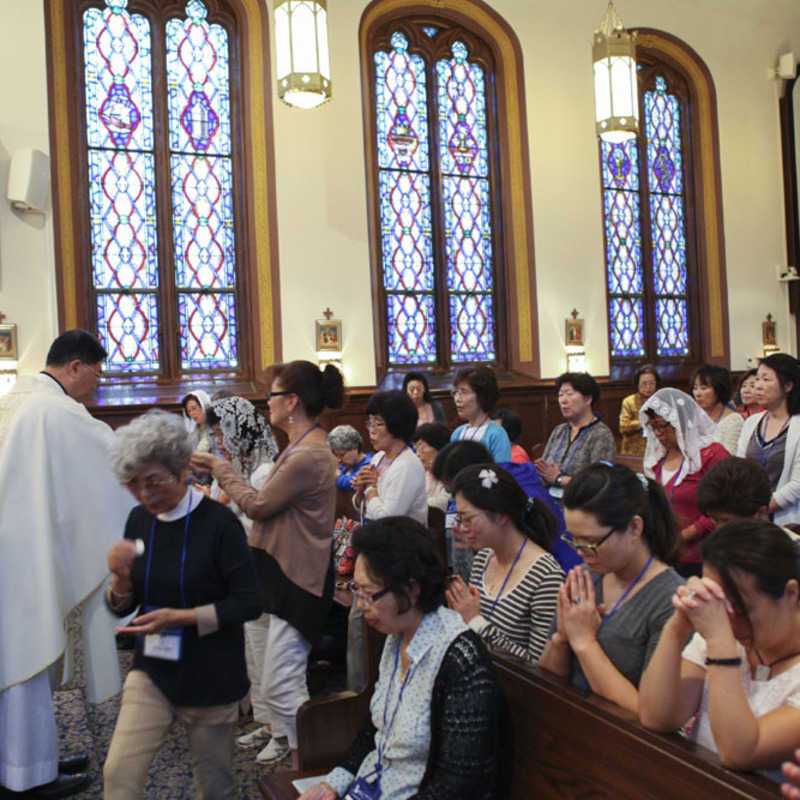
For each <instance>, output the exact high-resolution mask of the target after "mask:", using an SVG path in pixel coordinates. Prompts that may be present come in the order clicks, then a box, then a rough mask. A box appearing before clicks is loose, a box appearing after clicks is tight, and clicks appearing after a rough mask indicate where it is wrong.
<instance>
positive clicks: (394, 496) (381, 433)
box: [353, 390, 428, 525]
mask: <svg viewBox="0 0 800 800" xmlns="http://www.w3.org/2000/svg"><path fill="white" fill-rule="evenodd" d="M367 414H368V417H367V429H368V431H369V438H370V441H371V442H372V446H373V447H374V448H375V455H374V456H373V457H372V461H371V463H370V464H368V465H367V466H366V467H362V468H361V469H360V470H359V471H358V474H357V475H356V477H355V478H353V488H354V489H355V490H356V494H355V497H354V498H353V504H354V505H355V507H356V508H357V509H359V510H360V511H361V516H362V517H363V518H364V519H365V520H369V519H379V518H380V517H389V516H396V515H402V516H408V517H411V518H412V519H415V520H417V522H421V523H422V524H423V525H426V524H427V522H428V499H427V493H426V490H425V467H423V466H422V462H421V461H420V460H419V458H417V456H416V454H415V453H414V451H413V450H412V449H411V446H410V445H409V442H410V441H411V439H412V437H413V436H414V431H415V430H416V429H417V409H416V407H415V406H414V402H413V401H412V400H411V398H410V397H409V396H408V395H407V394H406V393H405V392H401V391H399V390H395V391H389V392H376V393H375V394H374V395H372V397H370V399H369V402H368V403H367Z"/></svg>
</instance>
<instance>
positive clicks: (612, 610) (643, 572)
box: [597, 555, 653, 631]
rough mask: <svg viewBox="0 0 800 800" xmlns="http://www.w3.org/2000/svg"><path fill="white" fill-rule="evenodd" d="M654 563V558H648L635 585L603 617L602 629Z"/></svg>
mask: <svg viewBox="0 0 800 800" xmlns="http://www.w3.org/2000/svg"><path fill="white" fill-rule="evenodd" d="M652 563H653V556H652V555H651V556H650V558H648V559H647V563H646V564H645V565H644V566H643V567H642V571H641V572H640V573H639V574H638V575H637V576H636V577H635V578H634V579H633V583H631V584H630V585H629V586H628V588H627V589H626V590H625V591H624V592H623V593H622V595H621V596H620V598H619V600H617V602H616V603H614V608H612V609H611V611H609V612H608V614H606V615H605V616H604V617H603V618H602V619H601V620H600V628H602V627H603V625H604V624H605V622H606V621H607V620H609V619H611V617H612V615H613V614H614V612H615V611H616V610H617V609H618V608H619V607H620V605H622V602H623V601H624V600H625V598H626V597H627V596H628V595H629V594H630V593H631V590H632V589H633V587H634V586H636V584H637V583H639V581H640V580H641V579H642V575H644V574H645V572H647V568H648V567H649V566H650V565H651V564H652ZM600 628H598V629H597V630H598V631H599V630H600Z"/></svg>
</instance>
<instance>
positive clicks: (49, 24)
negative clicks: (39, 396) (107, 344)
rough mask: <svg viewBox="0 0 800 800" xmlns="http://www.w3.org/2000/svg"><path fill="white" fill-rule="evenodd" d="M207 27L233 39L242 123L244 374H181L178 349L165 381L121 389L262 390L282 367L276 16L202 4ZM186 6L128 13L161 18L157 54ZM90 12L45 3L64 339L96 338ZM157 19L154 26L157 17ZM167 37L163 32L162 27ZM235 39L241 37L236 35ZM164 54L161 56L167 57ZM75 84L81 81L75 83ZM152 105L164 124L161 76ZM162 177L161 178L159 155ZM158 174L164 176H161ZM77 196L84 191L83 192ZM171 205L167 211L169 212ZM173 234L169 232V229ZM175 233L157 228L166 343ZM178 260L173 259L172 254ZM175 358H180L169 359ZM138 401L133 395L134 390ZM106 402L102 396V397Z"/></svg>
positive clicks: (150, 379) (68, 3) (84, 2)
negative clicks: (85, 23)
mask: <svg viewBox="0 0 800 800" xmlns="http://www.w3.org/2000/svg"><path fill="white" fill-rule="evenodd" d="M204 2H205V5H206V7H207V9H208V19H209V22H218V23H220V24H222V25H223V26H224V27H225V28H226V29H227V30H228V32H229V35H230V39H229V50H230V53H231V64H232V65H234V64H238V69H236V70H234V69H232V71H231V76H230V80H231V106H232V109H233V113H237V110H238V117H239V119H240V125H239V126H238V127H239V131H238V133H236V134H235V135H234V138H233V142H232V148H233V157H234V161H233V165H232V167H233V178H234V184H235V185H237V184H238V185H239V187H240V188H239V189H238V190H235V192H234V213H235V216H236V223H235V233H234V235H235V237H236V241H237V260H238V262H239V263H238V264H237V280H238V281H239V283H238V284H237V289H236V298H237V301H236V302H237V312H238V324H239V335H238V345H239V368H238V369H236V370H223V371H214V372H212V371H201V372H197V373H196V372H195V371H191V372H185V373H180V370H179V363H178V362H179V359H178V352H177V349H176V348H175V347H174V346H173V345H170V346H168V347H167V348H164V349H163V350H162V352H163V353H164V356H162V370H163V373H164V374H162V375H159V376H155V375H146V376H138V375H130V376H127V375H125V376H117V377H115V382H118V383H119V382H121V383H125V382H128V383H130V384H131V386H133V385H136V386H143V385H146V386H148V387H149V390H150V391H152V389H153V387H161V388H164V389H168V388H170V387H171V388H173V389H178V390H182V387H184V386H185V385H188V384H191V383H192V382H195V383H196V382H198V380H201V379H202V381H203V382H204V383H211V384H214V385H215V386H221V385H223V384H230V385H232V386H248V385H251V384H258V385H261V384H264V383H265V382H266V376H267V370H268V368H269V366H270V365H271V364H273V363H274V362H275V361H277V360H278V359H279V358H280V352H281V337H280V306H279V297H280V292H279V273H278V253H277V218H276V210H275V183H274V174H275V170H274V156H273V153H274V137H273V132H272V107H271V102H270V100H269V97H270V95H269V92H265V91H264V89H265V87H270V86H271V85H272V79H271V74H270V72H271V68H270V60H269V53H270V47H269V28H268V11H267V8H266V6H265V5H264V4H263V3H261V2H259V0H204ZM185 5H186V0H131V2H130V3H129V8H128V11H130V12H132V13H135V12H138V13H144V14H146V15H148V16H151V15H157V18H158V19H159V20H160V22H159V23H158V25H153V26H152V28H151V33H152V36H153V48H154V51H155V49H156V48H157V47H161V45H162V44H163V41H164V35H165V34H164V30H163V29H160V28H159V25H161V23H162V22H166V20H167V19H169V18H171V17H183V16H184V15H185ZM90 6H99V7H102V6H103V3H102V2H98V0H46V2H45V21H46V40H47V74H48V92H49V111H50V147H51V157H52V160H51V172H52V181H53V187H54V191H53V207H54V239H55V257H56V281H57V292H58V323H59V328H60V329H61V330H66V329H69V328H76V327H82V328H88V329H90V330H91V329H92V326H93V320H94V319H95V311H94V309H93V307H92V297H93V290H92V276H91V269H92V268H91V263H90V259H89V255H88V254H89V252H90V230H89V225H88V218H89V197H88V192H86V191H85V190H83V187H86V185H87V174H88V173H87V153H86V148H85V136H84V132H83V125H84V122H83V118H84V116H85V110H84V105H83V101H84V86H83V79H82V63H83V58H82V46H83V45H82V39H83V36H82V30H83V29H82V19H83V12H84V10H85V9H86V8H88V7H90ZM151 19H152V17H151ZM162 28H163V26H162ZM234 32H236V35H232V34H233V33H234ZM162 49H163V48H162ZM74 76H81V77H79V78H78V80H75V78H74ZM153 77H154V83H153V94H154V104H155V103H158V104H160V105H161V106H162V112H163V114H164V119H166V95H163V94H161V93H160V92H159V85H160V83H161V81H162V80H163V76H162V75H161V74H159V73H157V72H155V71H154V76H153ZM156 157H157V165H158V166H157V170H158V169H161V168H163V165H162V164H160V163H158V159H164V158H168V156H167V155H165V154H164V153H161V154H160V155H159V154H157V156H156ZM158 174H160V175H162V174H166V173H163V172H159V173H158ZM74 187H82V190H81V191H75V188H74ZM170 192H171V188H170V181H169V180H167V181H164V180H163V179H161V180H160V181H158V182H157V202H158V203H159V207H160V208H166V209H168V208H171V195H170ZM165 203H166V205H164V204H165ZM170 231H171V229H170ZM170 231H168V230H167V229H166V228H164V227H160V228H159V233H158V241H159V248H160V252H161V253H162V256H161V259H160V265H159V268H160V270H161V275H162V283H161V288H160V293H161V296H162V307H163V310H162V317H161V320H160V337H161V342H162V346H163V342H164V338H165V337H166V336H170V335H172V334H171V333H170V331H173V330H175V329H176V328H177V305H176V303H175V302H174V299H175V298H174V294H175V291H174V288H175V287H174V278H172V277H171V276H168V277H169V279H170V280H169V282H165V281H163V276H164V275H165V274H166V273H165V270H168V269H170V268H171V265H172V257H171V251H172V241H171V238H170V236H169V233H170ZM167 253H169V254H170V256H169V257H168V258H165V254H167ZM171 351H172V352H171ZM126 391H127V393H128V394H129V395H130V394H131V387H129V388H128V389H127V390H126ZM99 394H100V396H102V394H103V389H102V388H101V390H100V393H99Z"/></svg>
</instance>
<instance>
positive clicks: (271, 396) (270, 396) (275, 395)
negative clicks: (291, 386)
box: [267, 390, 294, 400]
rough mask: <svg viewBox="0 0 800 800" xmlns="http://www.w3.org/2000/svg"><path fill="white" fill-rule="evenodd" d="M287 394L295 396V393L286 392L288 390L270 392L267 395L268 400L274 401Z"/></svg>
mask: <svg viewBox="0 0 800 800" xmlns="http://www.w3.org/2000/svg"><path fill="white" fill-rule="evenodd" d="M285 394H294V392H289V391H286V390H284V391H282V392H270V393H269V394H268V395H267V400H272V398H273V397H281V396H282V395H285Z"/></svg>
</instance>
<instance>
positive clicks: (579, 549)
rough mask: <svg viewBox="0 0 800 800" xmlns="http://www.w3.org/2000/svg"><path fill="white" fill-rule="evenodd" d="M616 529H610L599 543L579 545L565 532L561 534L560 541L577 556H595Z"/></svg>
mask: <svg viewBox="0 0 800 800" xmlns="http://www.w3.org/2000/svg"><path fill="white" fill-rule="evenodd" d="M616 532H617V529H616V528H612V529H611V530H610V531H609V532H608V533H607V534H606V535H605V536H604V537H603V538H602V539H601V540H600V541H599V542H592V543H591V544H579V543H578V542H576V541H575V538H574V537H573V535H572V534H571V533H570V532H569V531H567V532H566V533H562V534H561V541H562V542H564V543H565V544H568V545H569V546H570V547H571V548H572V549H573V550H574V551H575V552H576V553H577V554H578V555H581V556H596V555H597V551H598V550H599V549H600V545H601V544H603V542H604V541H605V540H606V539H608V537H609V536H611V535H612V534H614V533H616Z"/></svg>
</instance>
